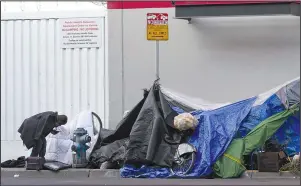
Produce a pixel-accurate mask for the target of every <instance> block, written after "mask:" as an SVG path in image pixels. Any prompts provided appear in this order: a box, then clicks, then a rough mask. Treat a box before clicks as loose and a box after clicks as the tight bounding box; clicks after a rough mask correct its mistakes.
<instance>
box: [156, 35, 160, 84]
mask: <svg viewBox="0 0 301 186" xmlns="http://www.w3.org/2000/svg"><path fill="white" fill-rule="evenodd" d="M159 51H160V49H159V41H158V40H156V78H157V79H159V77H160V65H159V57H160V53H159Z"/></svg>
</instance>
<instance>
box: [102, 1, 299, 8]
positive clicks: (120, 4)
mask: <svg viewBox="0 0 301 186" xmlns="http://www.w3.org/2000/svg"><path fill="white" fill-rule="evenodd" d="M292 1H298V2H300V0H292ZM267 2H271V3H272V2H279V0H278V1H277V0H276V1H275V0H257V1H246V0H240V1H239V0H236V1H225V0H224V1H176V5H213V4H249V3H267ZM283 2H287V1H283ZM107 7H108V9H139V8H140V9H142V8H171V7H173V5H172V4H171V0H170V1H108V4H107Z"/></svg>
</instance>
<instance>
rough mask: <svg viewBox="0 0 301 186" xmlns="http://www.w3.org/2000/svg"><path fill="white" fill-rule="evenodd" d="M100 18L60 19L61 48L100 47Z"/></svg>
mask: <svg viewBox="0 0 301 186" xmlns="http://www.w3.org/2000/svg"><path fill="white" fill-rule="evenodd" d="M102 26H103V25H102V19H101V18H72V19H69V18H68V19H60V33H61V35H60V39H61V48H95V47H101V39H102V38H101V29H102Z"/></svg>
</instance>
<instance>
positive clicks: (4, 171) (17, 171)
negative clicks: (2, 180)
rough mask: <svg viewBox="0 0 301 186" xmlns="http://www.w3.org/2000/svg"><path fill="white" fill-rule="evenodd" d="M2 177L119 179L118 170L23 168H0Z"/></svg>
mask: <svg viewBox="0 0 301 186" xmlns="http://www.w3.org/2000/svg"><path fill="white" fill-rule="evenodd" d="M1 176H2V177H20V178H93V177H106V178H120V173H119V170H115V169H114V170H113V169H108V170H100V169H66V170H61V171H58V172H53V171H49V170H41V171H34V170H25V168H1Z"/></svg>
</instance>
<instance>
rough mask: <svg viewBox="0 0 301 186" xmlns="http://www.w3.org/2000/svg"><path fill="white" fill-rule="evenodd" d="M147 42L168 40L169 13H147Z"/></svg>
mask: <svg viewBox="0 0 301 186" xmlns="http://www.w3.org/2000/svg"><path fill="white" fill-rule="evenodd" d="M147 40H156V41H160V40H161V41H166V40H168V14H167V13H147Z"/></svg>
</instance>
